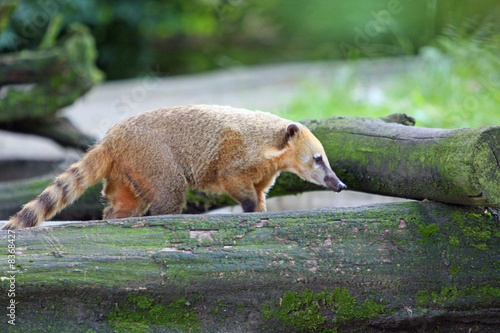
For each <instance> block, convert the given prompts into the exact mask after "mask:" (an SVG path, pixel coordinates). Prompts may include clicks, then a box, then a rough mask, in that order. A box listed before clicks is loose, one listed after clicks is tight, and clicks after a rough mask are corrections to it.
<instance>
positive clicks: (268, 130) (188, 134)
mask: <svg viewBox="0 0 500 333" xmlns="http://www.w3.org/2000/svg"><path fill="white" fill-rule="evenodd" d="M318 154H320V155H322V156H323V157H324V160H323V162H322V163H321V165H319V162H318V163H316V162H314V160H315V159H314V158H313V156H314V155H318ZM281 171H291V172H294V173H296V174H298V175H299V176H301V177H303V178H304V179H306V180H309V181H312V182H315V183H317V184H321V185H324V186H326V187H329V188H331V189H333V190H335V191H340V190H342V189H343V188H344V187H345V185H343V184H342V182H340V180H338V178H337V177H336V176H335V174H334V173H333V171H331V168H330V166H329V165H328V160H327V159H326V155H325V153H324V150H323V147H322V145H321V143H320V142H319V141H318V140H317V139H316V137H314V135H313V134H312V133H311V132H310V131H309V130H308V129H307V128H305V127H304V126H303V125H300V124H297V123H292V122H291V121H289V120H286V119H282V118H279V117H277V116H275V115H271V114H269V113H264V112H252V111H248V110H244V109H235V108H230V107H222V106H208V105H196V106H186V107H173V108H166V109H159V110H154V111H149V112H145V113H142V114H139V115H137V116H135V117H132V118H129V119H126V120H125V121H123V122H121V123H119V124H117V125H115V126H114V127H112V128H111V129H110V130H109V131H108V133H107V134H106V136H105V138H104V139H103V140H102V141H101V142H100V143H98V144H97V145H96V146H94V147H93V148H91V149H90V150H89V151H88V152H87V154H85V156H84V157H83V158H82V159H81V160H80V161H79V162H77V163H75V164H73V165H72V166H70V167H69V169H68V170H67V171H66V172H64V173H63V174H62V175H60V176H59V177H58V178H57V179H56V181H55V182H54V183H53V184H52V185H50V186H49V187H47V189H46V190H45V191H43V193H42V194H40V195H39V196H38V197H37V198H36V199H34V200H33V201H31V202H29V203H28V204H26V205H25V206H24V208H23V209H22V210H21V211H20V212H19V213H17V214H16V215H14V216H13V217H12V218H11V219H10V220H9V222H8V223H7V224H6V225H5V226H4V229H18V228H26V227H33V226H36V225H38V224H40V223H41V222H42V221H44V220H47V219H50V218H51V217H52V216H54V215H55V214H56V213H57V212H58V211H60V210H61V209H63V208H64V207H65V206H66V205H68V204H70V203H71V202H73V201H74V200H76V199H77V198H78V197H79V196H80V195H81V194H82V193H83V191H84V190H85V189H86V188H88V187H89V186H91V185H93V184H95V183H97V182H98V181H99V180H101V179H104V180H105V182H104V189H103V195H104V196H105V197H106V198H107V199H108V206H107V207H106V208H105V210H104V218H105V219H112V218H122V217H132V216H141V215H143V214H144V213H145V212H147V211H148V210H149V211H150V212H151V214H152V215H159V214H179V213H181V211H182V208H183V206H184V203H185V194H186V191H187V189H188V187H195V188H199V189H202V190H209V191H213V192H227V193H228V194H229V195H231V196H232V197H233V198H234V199H236V200H238V201H239V202H240V203H242V206H243V208H244V210H245V211H249V212H251V211H265V210H266V202H265V195H266V193H267V191H268V190H269V188H270V187H271V186H272V185H273V184H274V181H275V179H276V177H277V176H278V174H279V173H280V172H281ZM328 180H329V181H328Z"/></svg>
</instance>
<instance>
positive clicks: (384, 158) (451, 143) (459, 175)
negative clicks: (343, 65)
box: [271, 117, 500, 207]
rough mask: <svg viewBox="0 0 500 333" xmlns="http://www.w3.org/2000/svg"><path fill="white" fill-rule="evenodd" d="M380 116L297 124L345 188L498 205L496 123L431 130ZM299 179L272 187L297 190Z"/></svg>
mask: <svg viewBox="0 0 500 333" xmlns="http://www.w3.org/2000/svg"><path fill="white" fill-rule="evenodd" d="M386 121H387V119H372V118H357V117H333V118H327V119H321V120H307V121H303V122H302V123H304V124H305V125H307V126H308V127H309V128H310V129H311V131H312V132H313V133H314V134H315V135H316V136H317V137H318V139H319V140H320V141H321V142H322V143H323V145H324V147H325V151H326V153H327V155H328V157H329V160H330V164H331V165H332V168H333V170H334V171H335V172H336V173H337V175H338V176H339V178H340V179H341V180H342V181H343V182H344V183H345V184H346V185H347V187H348V188H349V189H353V190H358V191H362V192H368V193H376V194H382V195H389V196H395V197H403V198H408V199H416V200H423V199H429V200H435V201H440V202H444V203H452V204H460V205H477V206H488V207H500V182H499V181H498V180H499V179H500V126H490V127H476V128H462V129H434V128H424V127H411V126H404V125H401V124H397V123H387V122H386ZM287 184H291V185H287ZM299 184H300V183H299V182H297V181H296V180H292V179H291V178H290V177H286V178H285V177H283V178H281V177H280V179H278V182H277V184H276V185H277V186H276V191H278V192H279V191H281V189H282V188H284V189H285V191H287V192H288V191H289V192H294V191H295V190H297V192H300V191H301V186H298V185H299ZM303 186H304V187H306V188H307V187H309V185H307V184H305V183H303ZM271 194H274V193H272V192H271Z"/></svg>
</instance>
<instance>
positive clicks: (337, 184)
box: [325, 175, 347, 192]
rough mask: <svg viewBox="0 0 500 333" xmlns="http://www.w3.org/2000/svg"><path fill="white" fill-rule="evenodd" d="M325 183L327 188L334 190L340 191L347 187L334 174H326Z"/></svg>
mask: <svg viewBox="0 0 500 333" xmlns="http://www.w3.org/2000/svg"><path fill="white" fill-rule="evenodd" d="M325 184H326V187H327V188H329V189H330V190H333V191H334V192H340V191H342V190H344V189H346V188H347V186H346V185H345V184H344V183H342V181H341V180H340V179H338V178H337V176H335V175H334V176H333V177H331V176H326V177H325Z"/></svg>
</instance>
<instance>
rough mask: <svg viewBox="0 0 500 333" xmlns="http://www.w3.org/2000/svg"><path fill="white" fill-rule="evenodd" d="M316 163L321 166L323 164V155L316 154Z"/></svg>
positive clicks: (314, 157)
mask: <svg viewBox="0 0 500 333" xmlns="http://www.w3.org/2000/svg"><path fill="white" fill-rule="evenodd" d="M313 159H314V162H316V163H318V164H320V163H322V162H323V155H321V154H314V156H313Z"/></svg>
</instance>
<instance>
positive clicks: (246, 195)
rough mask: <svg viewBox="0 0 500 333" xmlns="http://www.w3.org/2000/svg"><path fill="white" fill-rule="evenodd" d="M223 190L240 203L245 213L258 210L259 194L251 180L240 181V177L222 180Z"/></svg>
mask: <svg viewBox="0 0 500 333" xmlns="http://www.w3.org/2000/svg"><path fill="white" fill-rule="evenodd" d="M222 186H223V187H224V190H225V191H226V192H227V194H229V195H230V196H231V197H233V198H234V199H235V200H236V201H238V202H239V203H240V204H241V207H242V208H243V211H244V212H245V213H253V212H258V211H260V210H259V209H260V208H262V207H259V205H258V204H259V196H258V194H257V191H256V190H255V187H254V185H253V183H252V182H251V181H246V182H245V181H241V179H237V178H235V179H231V180H225V181H222Z"/></svg>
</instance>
